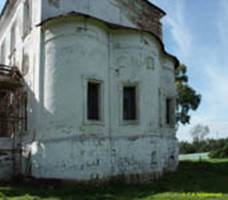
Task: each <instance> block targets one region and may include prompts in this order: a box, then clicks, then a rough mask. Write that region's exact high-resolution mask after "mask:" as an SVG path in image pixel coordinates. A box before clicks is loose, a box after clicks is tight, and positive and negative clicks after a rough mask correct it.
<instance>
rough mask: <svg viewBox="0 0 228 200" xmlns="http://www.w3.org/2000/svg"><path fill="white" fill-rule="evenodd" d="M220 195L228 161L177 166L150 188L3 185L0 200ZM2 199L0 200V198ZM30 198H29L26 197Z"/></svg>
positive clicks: (226, 185) (225, 189)
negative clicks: (174, 194) (166, 194)
mask: <svg viewBox="0 0 228 200" xmlns="http://www.w3.org/2000/svg"><path fill="white" fill-rule="evenodd" d="M166 192H171V193H189V192H192V193H196V192H197V193H198V192H204V193H222V194H225V195H227V194H228V161H217V162H206V161H202V162H190V161H189V162H188V161H183V162H181V163H180V167H179V170H178V172H176V173H171V174H167V175H165V176H164V177H163V178H162V179H161V180H159V181H157V182H155V183H153V184H150V185H132V186H130V185H128V186H126V185H125V186H124V185H112V186H102V187H93V188H91V187H82V186H81V187H80V186H68V187H63V186H61V185H57V186H52V185H45V186H37V185H36V186H26V187H25V186H13V185H11V186H3V187H0V197H1V195H2V196H6V197H9V198H10V197H21V199H25V198H23V196H24V197H26V196H31V197H33V198H34V199H36V200H39V199H48V198H52V199H61V200H62V199H64V200H70V199H75V200H77V199H80V200H98V199H99V200H117V199H118V200H133V199H142V200H143V199H145V198H148V197H151V199H152V197H153V195H156V194H159V193H166ZM0 199H1V198H0ZM28 199H29V198H28Z"/></svg>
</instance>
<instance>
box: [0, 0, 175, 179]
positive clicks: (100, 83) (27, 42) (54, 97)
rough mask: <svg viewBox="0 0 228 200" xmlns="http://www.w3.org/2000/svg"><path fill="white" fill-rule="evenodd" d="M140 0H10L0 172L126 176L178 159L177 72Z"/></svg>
mask: <svg viewBox="0 0 228 200" xmlns="http://www.w3.org/2000/svg"><path fill="white" fill-rule="evenodd" d="M163 16H165V12H164V11H162V10H161V9H160V8H158V7H157V6H155V5H154V4H152V3H150V2H149V1H147V0H7V1H6V3H5V6H4V9H3V11H2V13H1V16H0V178H1V179H8V178H10V177H12V176H17V175H21V174H22V175H24V176H32V177H35V178H42V179H43V178H44V179H65V180H77V181H91V180H97V181H103V180H110V179H112V178H115V177H121V179H122V180H123V181H127V182H146V181H151V180H154V179H155V178H158V177H159V176H161V175H162V174H163V173H164V172H166V171H173V170H175V169H176V168H177V165H178V159H177V155H178V150H177V149H178V148H177V139H176V129H175V124H176V122H175V105H176V103H175V102H176V96H177V93H176V88H175V78H174V70H175V67H177V66H178V64H179V62H178V60H177V58H175V57H174V56H172V55H170V54H168V53H167V52H166V51H165V48H164V45H163V42H162V25H161V22H160V20H161V18H162V17H163Z"/></svg>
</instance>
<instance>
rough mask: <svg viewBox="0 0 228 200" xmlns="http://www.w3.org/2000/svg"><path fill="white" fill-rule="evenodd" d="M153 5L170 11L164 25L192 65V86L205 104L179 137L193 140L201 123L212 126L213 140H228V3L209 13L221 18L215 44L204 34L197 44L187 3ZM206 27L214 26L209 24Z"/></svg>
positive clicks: (175, 50) (177, 0)
mask: <svg viewBox="0 0 228 200" xmlns="http://www.w3.org/2000/svg"><path fill="white" fill-rule="evenodd" d="M211 1H213V0H211ZM153 2H154V3H155V4H157V5H158V6H160V7H161V8H163V9H164V10H165V11H166V12H167V16H166V18H165V19H164V23H163V24H164V26H166V27H168V29H170V30H169V33H170V36H171V37H172V39H173V40H174V42H175V44H174V47H172V49H173V53H174V54H175V55H177V56H178V57H179V58H180V59H181V61H182V62H183V63H185V64H187V65H188V63H189V62H190V63H191V67H189V74H191V77H190V78H191V79H192V80H191V83H193V85H197V86H198V87H199V88H195V89H196V90H197V91H199V90H200V93H201V94H202V104H201V106H200V108H199V110H198V111H197V112H194V113H192V121H191V125H189V126H186V127H183V126H181V127H180V129H179V131H178V135H177V136H178V138H179V139H181V140H189V139H190V138H191V137H190V135H189V131H190V129H191V127H192V126H194V125H196V124H198V123H201V124H205V125H208V126H209V127H210V129H211V135H210V137H217V136H219V137H228V54H227V53H226V52H228V37H227V36H228V26H227V25H228V1H227V0H220V1H216V2H213V3H216V4H217V5H218V6H219V10H218V12H214V11H210V10H208V11H207V12H213V13H216V15H218V16H214V17H215V18H217V27H216V26H215V27H210V28H213V30H216V31H217V32H218V34H217V36H216V35H213V37H212V38H211V41H216V44H215V45H214V43H210V40H205V39H204V38H203V34H202V33H201V38H200V40H199V41H200V43H199V41H198V43H197V42H195V41H196V40H195V37H196V36H198V33H199V32H198V31H199V30H198V29H196V30H194V29H190V27H189V26H188V25H187V22H188V21H187V19H186V16H188V17H189V16H190V15H189V14H190V13H189V9H186V4H185V3H186V0H172V1H167V0H154V1H153ZM188 3H189V2H188ZM192 3H194V1H193V2H192ZM213 9H214V7H213ZM217 13H218V14H217ZM192 14H193V13H191V15H192ZM195 14H197V13H195ZM199 16H200V15H199ZM188 20H191V19H188ZM199 20H201V19H199ZM193 23H197V22H195V21H194V22H193ZM201 24H203V21H201ZM204 25H205V26H212V24H210V23H208V22H207V23H205V24H204ZM207 28H208V27H206V28H205V29H206V30H207ZM208 30H210V29H209V28H208ZM198 39H199V38H198ZM208 46H209V47H210V48H208ZM226 54H227V55H226Z"/></svg>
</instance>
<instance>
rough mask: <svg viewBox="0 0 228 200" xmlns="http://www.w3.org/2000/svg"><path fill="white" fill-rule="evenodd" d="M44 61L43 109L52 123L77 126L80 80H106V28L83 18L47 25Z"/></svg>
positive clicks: (80, 109)
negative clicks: (86, 77)
mask: <svg viewBox="0 0 228 200" xmlns="http://www.w3.org/2000/svg"><path fill="white" fill-rule="evenodd" d="M44 60H45V63H44V109H45V112H46V114H47V116H48V118H49V120H50V121H51V126H52V127H53V126H59V125H61V124H65V126H66V124H69V125H70V124H71V125H74V126H75V125H78V123H80V122H81V121H82V120H83V101H84V91H83V79H84V78H85V76H88V77H89V78H93V77H95V78H96V77H97V76H98V78H99V79H101V80H103V81H104V82H105V81H106V79H107V73H108V72H107V71H108V36H107V33H106V31H105V30H104V29H103V28H102V27H100V26H99V25H97V24H94V23H85V21H83V20H82V19H77V20H64V21H57V22H54V23H52V24H49V26H48V27H47V28H46V30H45V31H44ZM96 75H97V76H96ZM50 121H49V122H50ZM49 124H50V123H49Z"/></svg>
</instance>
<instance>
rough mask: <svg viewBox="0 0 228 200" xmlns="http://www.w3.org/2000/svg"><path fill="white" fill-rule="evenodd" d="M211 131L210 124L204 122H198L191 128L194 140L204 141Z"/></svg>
mask: <svg viewBox="0 0 228 200" xmlns="http://www.w3.org/2000/svg"><path fill="white" fill-rule="evenodd" d="M209 133H210V129H209V126H207V125H203V124H197V125H195V126H193V127H192V128H191V130H190V134H191V136H192V139H193V141H202V140H204V139H205V137H206V136H207V135H208V134H209Z"/></svg>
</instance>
